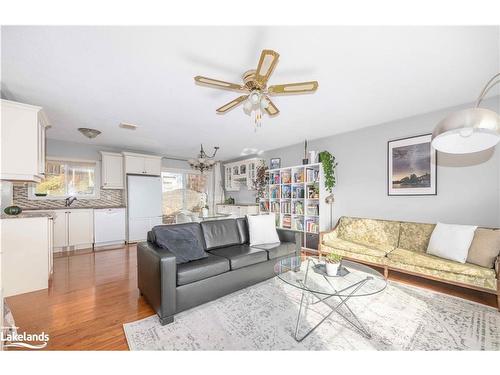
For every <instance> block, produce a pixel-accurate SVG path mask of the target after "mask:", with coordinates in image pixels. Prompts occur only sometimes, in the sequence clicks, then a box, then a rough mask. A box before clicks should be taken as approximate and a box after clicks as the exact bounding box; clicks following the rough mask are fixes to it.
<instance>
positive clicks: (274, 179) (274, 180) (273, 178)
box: [269, 172, 280, 185]
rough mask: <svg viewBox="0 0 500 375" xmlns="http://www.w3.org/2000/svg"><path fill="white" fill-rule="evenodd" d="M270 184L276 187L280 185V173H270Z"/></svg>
mask: <svg viewBox="0 0 500 375" xmlns="http://www.w3.org/2000/svg"><path fill="white" fill-rule="evenodd" d="M269 183H270V184H274V185H278V184H280V173H279V172H271V173H269Z"/></svg>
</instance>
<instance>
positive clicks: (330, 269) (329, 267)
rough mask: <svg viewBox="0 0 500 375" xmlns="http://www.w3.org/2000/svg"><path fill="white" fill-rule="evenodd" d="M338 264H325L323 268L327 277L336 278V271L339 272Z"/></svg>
mask: <svg viewBox="0 0 500 375" xmlns="http://www.w3.org/2000/svg"><path fill="white" fill-rule="evenodd" d="M339 266H340V262H339V263H329V262H326V263H325V268H326V274H327V275H328V276H337V271H338V270H339Z"/></svg>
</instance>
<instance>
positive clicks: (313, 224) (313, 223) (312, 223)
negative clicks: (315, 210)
mask: <svg viewBox="0 0 500 375" xmlns="http://www.w3.org/2000/svg"><path fill="white" fill-rule="evenodd" d="M306 231H307V232H311V233H318V231H319V224H318V221H317V220H315V219H306Z"/></svg>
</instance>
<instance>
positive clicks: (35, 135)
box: [0, 99, 48, 182]
mask: <svg viewBox="0 0 500 375" xmlns="http://www.w3.org/2000/svg"><path fill="white" fill-rule="evenodd" d="M1 107H2V108H1V112H2V127H1V137H0V138H1V149H2V151H1V152H2V153H1V155H2V164H1V168H0V170H1V173H0V179H1V180H10V181H32V182H40V181H41V180H42V178H43V176H44V174H45V129H46V127H47V126H48V121H47V117H46V116H45V114H44V112H43V111H42V108H41V107H37V106H33V105H29V104H22V103H17V102H13V101H10V100H3V99H2V101H1Z"/></svg>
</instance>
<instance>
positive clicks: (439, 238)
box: [427, 223, 477, 263]
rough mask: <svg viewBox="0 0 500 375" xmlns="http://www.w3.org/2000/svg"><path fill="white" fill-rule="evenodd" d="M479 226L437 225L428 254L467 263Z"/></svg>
mask: <svg viewBox="0 0 500 375" xmlns="http://www.w3.org/2000/svg"><path fill="white" fill-rule="evenodd" d="M476 229H477V226H474V225H459V224H444V223H437V224H436V227H435V228H434V230H433V231H432V235H431V239H430V241H429V247H427V254H430V255H435V256H437V257H440V258H444V259H449V260H453V261H455V262H460V263H465V261H466V260H467V254H468V253H469V248H470V245H471V243H472V239H473V238H474V232H475V231H476Z"/></svg>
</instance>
